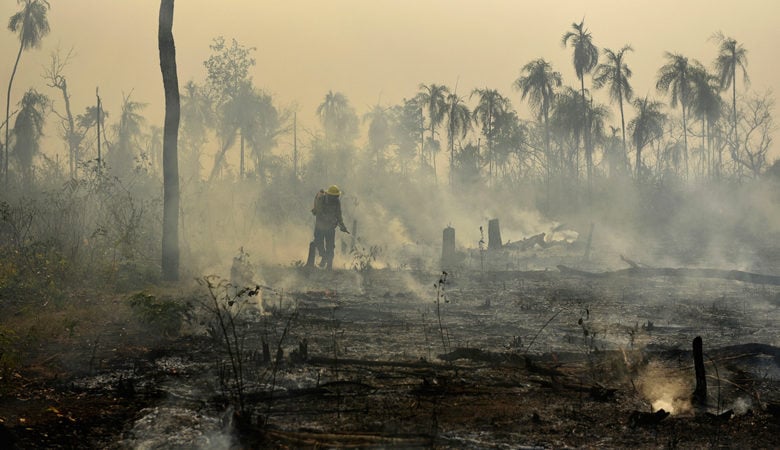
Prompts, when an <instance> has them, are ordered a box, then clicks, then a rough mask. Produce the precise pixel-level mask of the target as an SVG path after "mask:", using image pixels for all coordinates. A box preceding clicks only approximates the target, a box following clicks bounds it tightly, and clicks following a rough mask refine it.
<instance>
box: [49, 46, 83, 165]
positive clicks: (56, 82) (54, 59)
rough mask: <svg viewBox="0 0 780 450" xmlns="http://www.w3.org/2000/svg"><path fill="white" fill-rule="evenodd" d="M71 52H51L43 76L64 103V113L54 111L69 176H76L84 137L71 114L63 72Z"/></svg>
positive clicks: (66, 82)
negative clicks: (65, 149)
mask: <svg viewBox="0 0 780 450" xmlns="http://www.w3.org/2000/svg"><path fill="white" fill-rule="evenodd" d="M71 55H72V52H69V53H68V54H67V55H66V56H65V57H64V58H61V57H60V55H59V53H56V54H52V56H51V63H50V65H49V67H48V68H46V69H45V73H44V78H45V79H46V80H47V81H48V83H47V85H48V86H49V87H51V88H55V89H58V90H59V91H60V93H61V94H62V99H63V101H64V103H65V115H64V116H63V115H62V114H60V113H58V112H57V111H54V113H55V114H57V115H58V116H59V117H60V120H61V122H62V130H63V137H64V138H65V142H66V144H67V145H68V171H69V175H70V177H71V178H76V176H77V173H76V172H77V167H78V161H79V157H80V149H81V142H82V141H83V139H84V134H82V133H81V132H80V131H81V130H80V129H79V128H78V127H77V126H76V119H75V117H74V116H73V112H72V111H71V106H70V93H69V92H68V81H67V79H66V78H65V75H64V74H63V72H64V69H65V66H67V64H68V61H69V60H70V56H71Z"/></svg>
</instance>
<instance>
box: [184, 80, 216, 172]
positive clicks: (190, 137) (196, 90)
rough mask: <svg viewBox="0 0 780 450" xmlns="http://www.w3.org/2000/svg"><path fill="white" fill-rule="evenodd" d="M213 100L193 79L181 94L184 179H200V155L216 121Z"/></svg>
mask: <svg viewBox="0 0 780 450" xmlns="http://www.w3.org/2000/svg"><path fill="white" fill-rule="evenodd" d="M214 117H215V116H214V111H213V102H212V99H211V97H209V96H208V95H206V94H205V90H204V89H203V88H202V87H201V86H198V85H197V84H195V83H194V82H192V81H188V82H187V83H186V84H185V85H184V89H183V91H182V94H181V128H180V129H181V133H180V138H181V144H182V150H183V152H178V153H179V156H180V158H179V159H180V164H179V166H180V169H181V170H180V173H181V176H182V179H183V180H188V179H196V180H199V179H200V171H201V165H200V156H201V151H202V148H203V146H204V145H205V143H206V141H207V140H208V131H209V129H211V128H212V124H213V123H214Z"/></svg>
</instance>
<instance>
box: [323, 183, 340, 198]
mask: <svg viewBox="0 0 780 450" xmlns="http://www.w3.org/2000/svg"><path fill="white" fill-rule="evenodd" d="M325 193H326V194H328V195H333V196H335V197H338V196H339V195H341V189H339V187H338V186H336V185H335V184H334V185H331V187H329V188H328V190H327V191H325Z"/></svg>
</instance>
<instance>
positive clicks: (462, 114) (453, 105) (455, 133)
mask: <svg viewBox="0 0 780 450" xmlns="http://www.w3.org/2000/svg"><path fill="white" fill-rule="evenodd" d="M445 115H446V117H447V144H448V145H449V148H450V177H449V178H450V185H452V174H453V170H454V168H455V138H456V137H460V139H463V138H464V137H466V134H467V133H468V132H469V130H470V129H471V111H469V108H468V106H466V104H465V103H463V97H459V96H458V94H455V93H454V92H453V93H452V94H450V95H448V96H447V109H446V113H445Z"/></svg>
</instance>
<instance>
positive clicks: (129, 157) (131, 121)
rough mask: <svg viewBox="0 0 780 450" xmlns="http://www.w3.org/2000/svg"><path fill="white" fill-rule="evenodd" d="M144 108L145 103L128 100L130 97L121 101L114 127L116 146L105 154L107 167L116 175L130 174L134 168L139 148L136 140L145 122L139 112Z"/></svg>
mask: <svg viewBox="0 0 780 450" xmlns="http://www.w3.org/2000/svg"><path fill="white" fill-rule="evenodd" d="M145 107H146V103H141V102H136V101H132V100H130V95H127V96H125V97H124V99H123V101H122V112H121V115H120V116H119V123H118V124H117V125H115V126H114V130H115V131H116V139H117V141H116V145H115V146H112V148H111V149H110V151H109V152H107V153H108V155H107V156H108V159H109V165H111V169H112V170H113V171H114V173H115V174H117V175H124V174H127V173H130V172H132V171H133V170H134V168H135V161H136V157H137V156H138V148H139V145H138V139H139V138H140V136H141V134H142V132H143V126H144V122H145V119H144V117H143V116H142V115H141V113H140V110H142V109H143V108H145Z"/></svg>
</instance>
